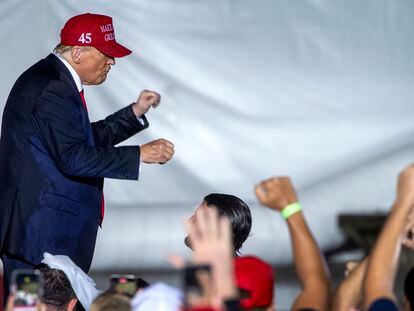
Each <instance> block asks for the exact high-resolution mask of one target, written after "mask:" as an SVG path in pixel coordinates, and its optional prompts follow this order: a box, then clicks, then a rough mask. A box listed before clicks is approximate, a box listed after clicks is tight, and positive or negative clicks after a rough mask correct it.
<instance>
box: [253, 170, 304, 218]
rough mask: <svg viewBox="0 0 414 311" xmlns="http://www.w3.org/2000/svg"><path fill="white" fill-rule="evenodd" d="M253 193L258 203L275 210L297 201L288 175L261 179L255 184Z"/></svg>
mask: <svg viewBox="0 0 414 311" xmlns="http://www.w3.org/2000/svg"><path fill="white" fill-rule="evenodd" d="M255 193H256V196H257V198H258V199H259V201H260V203H262V204H263V205H266V206H268V207H270V208H271V209H274V210H277V211H281V210H282V209H283V208H284V207H286V206H287V205H289V204H291V203H295V202H297V197H296V193H295V189H294V188H293V185H292V183H291V181H290V178H289V177H273V178H270V179H268V180H265V181H262V182H261V183H260V184H259V185H257V186H256V188H255Z"/></svg>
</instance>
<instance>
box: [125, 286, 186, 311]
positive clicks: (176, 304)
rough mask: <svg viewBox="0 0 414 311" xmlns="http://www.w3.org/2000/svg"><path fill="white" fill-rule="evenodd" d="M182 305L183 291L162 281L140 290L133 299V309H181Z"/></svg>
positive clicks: (146, 310) (177, 310)
mask: <svg viewBox="0 0 414 311" xmlns="http://www.w3.org/2000/svg"><path fill="white" fill-rule="evenodd" d="M181 305H182V293H181V291H180V290H179V289H177V288H175V287H173V286H171V285H168V284H165V283H162V282H157V283H154V284H153V285H151V286H149V287H147V288H145V289H143V290H141V291H139V292H138V293H137V294H136V295H135V296H134V297H133V298H132V301H131V306H132V310H133V311H179V310H180V307H181Z"/></svg>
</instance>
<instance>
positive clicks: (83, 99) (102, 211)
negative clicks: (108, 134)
mask: <svg viewBox="0 0 414 311" xmlns="http://www.w3.org/2000/svg"><path fill="white" fill-rule="evenodd" d="M79 95H80V97H81V99H82V104H83V107H84V108H85V110H86V113H88V106H86V100H85V94H84V92H83V89H82V90H81V91H80V92H79ZM104 215H105V198H104V193H103V190H102V198H101V224H102V222H103V219H104Z"/></svg>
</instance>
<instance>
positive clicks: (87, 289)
mask: <svg viewBox="0 0 414 311" xmlns="http://www.w3.org/2000/svg"><path fill="white" fill-rule="evenodd" d="M42 263H44V264H46V265H48V266H49V267H50V268H52V269H58V270H62V271H63V272H64V273H65V275H66V276H67V278H68V279H69V281H70V284H71V285H72V288H73V290H74V291H75V294H76V297H77V298H78V300H79V301H80V303H81V304H82V306H83V307H84V308H85V310H89V307H90V305H91V303H92V301H93V300H94V299H95V297H96V296H98V295H99V294H100V293H101V292H100V291H99V290H98V289H97V288H96V284H95V281H94V280H93V279H91V278H90V277H89V276H88V275H87V274H86V273H85V272H83V271H82V270H81V269H80V268H79V267H78V266H77V265H76V264H75V263H74V262H73V261H72V260H71V259H70V258H69V257H68V256H65V255H52V254H49V253H47V252H45V253H44V254H43V260H42Z"/></svg>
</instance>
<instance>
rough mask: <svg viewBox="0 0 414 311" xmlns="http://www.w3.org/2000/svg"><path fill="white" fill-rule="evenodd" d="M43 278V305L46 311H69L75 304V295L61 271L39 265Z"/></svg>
mask: <svg viewBox="0 0 414 311" xmlns="http://www.w3.org/2000/svg"><path fill="white" fill-rule="evenodd" d="M39 270H40V272H41V273H42V278H43V299H42V301H43V303H44V304H45V306H46V310H47V311H71V310H73V309H74V307H75V306H76V303H77V301H78V300H77V298H76V294H75V292H74V291H73V288H72V286H71V285H70V282H69V279H68V278H67V277H66V275H65V273H64V272H63V271H62V270H58V269H52V268H49V267H48V266H47V265H44V264H42V265H40V266H39Z"/></svg>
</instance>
